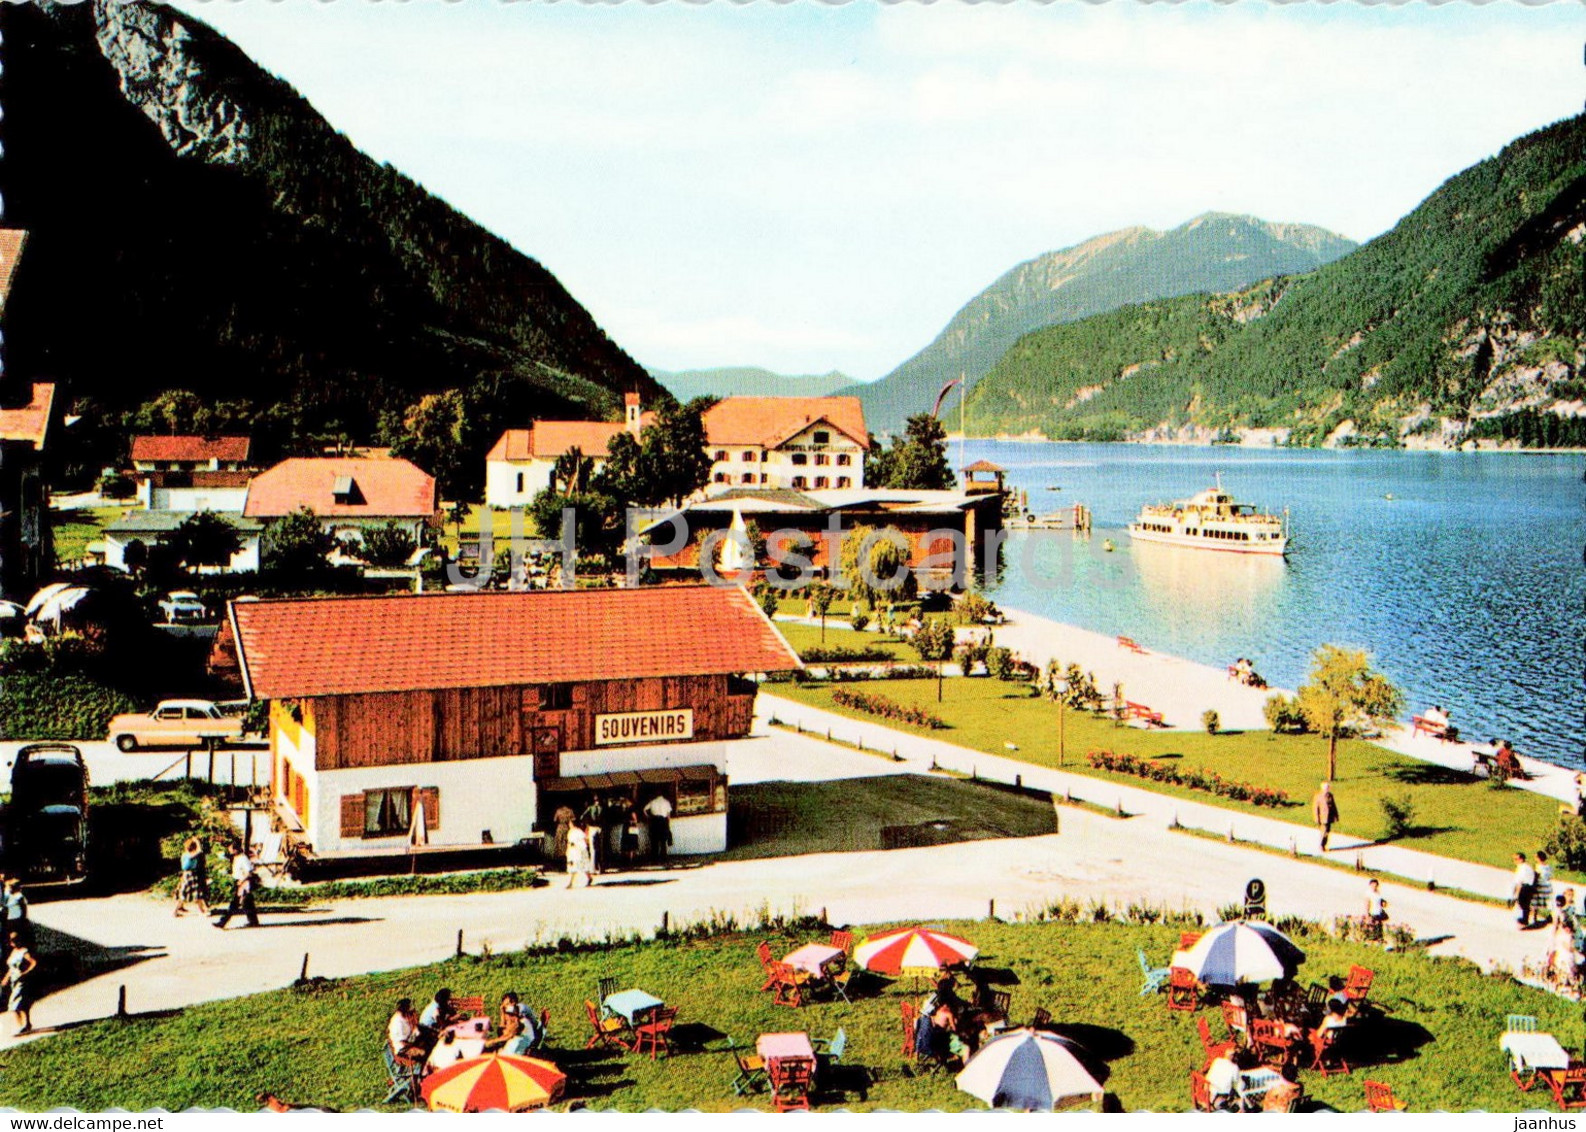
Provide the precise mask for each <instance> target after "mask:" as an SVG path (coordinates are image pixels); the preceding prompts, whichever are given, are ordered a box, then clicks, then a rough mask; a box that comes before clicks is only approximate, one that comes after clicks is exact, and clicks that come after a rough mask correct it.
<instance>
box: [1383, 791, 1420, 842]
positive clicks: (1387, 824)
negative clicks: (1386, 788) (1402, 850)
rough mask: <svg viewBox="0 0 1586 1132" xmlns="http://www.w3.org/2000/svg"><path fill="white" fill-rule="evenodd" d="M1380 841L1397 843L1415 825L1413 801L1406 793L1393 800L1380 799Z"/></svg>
mask: <svg viewBox="0 0 1586 1132" xmlns="http://www.w3.org/2000/svg"><path fill="white" fill-rule="evenodd" d="M1377 804H1378V805H1379V806H1381V807H1382V840H1384V841H1397V840H1398V839H1399V838H1401V837H1403V836H1404V835H1405V834H1407V833H1409V832H1410V827H1411V826H1412V825H1414V823H1415V800H1414V799H1413V798H1411V797H1410V795H1409V794H1408V793H1404V794H1400V795H1399V796H1398V797H1395V798H1382V799H1379V800H1378V803H1377Z"/></svg>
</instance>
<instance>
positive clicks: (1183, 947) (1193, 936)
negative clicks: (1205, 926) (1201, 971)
mask: <svg viewBox="0 0 1586 1132" xmlns="http://www.w3.org/2000/svg"><path fill="white" fill-rule="evenodd" d="M1205 934H1206V933H1205V932H1180V933H1179V936H1178V949H1179V950H1180V951H1188V950H1189V949H1190V948H1192V947H1194V946H1195V945H1196V944H1197V943H1199V942H1200V941H1201V936H1203V935H1205Z"/></svg>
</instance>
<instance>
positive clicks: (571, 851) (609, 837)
mask: <svg viewBox="0 0 1586 1132" xmlns="http://www.w3.org/2000/svg"><path fill="white" fill-rule="evenodd" d="M551 817H552V821H553V822H554V823H555V827H556V828H555V833H554V837H555V842H554V845H553V848H552V852H553V854H554V856H555V857H556V858H558V859H561V860H564V861H566V863H567V887H568V888H572V887H574V885H575V884H576V883H577V881H578V878H579V877H583V878H584V886H585V887H586V888H587V887H589V886H590V885H593V884H594V883H595V876H596V875H597V874H599V873H600V872H602V871H604V870H605V869H608V868H610V867H611V862H610V860H609V857H610V854H611V852H612V851H613V843H615V851H616V853H617V854H618V855H619V856H620V858H621V860H622V862H623V863H624V864H625V865H627V866H629V867H631V866H632V865H633V864H634V863H635V862H636V861H637V860H638V858H639V848H640V835H641V833H642V834H643V835H644V836H645V837H646V839H647V840H648V842H649V852H650V857H651V859H652V860H656V861H661V860H665V859H666V855H667V850H668V849H669V848H670V847H671V844H672V800H671V799H670V798H668V797H667V796H666V795H665V794H659V793H658V794H656V795H655V796H654V797H652V798H651V799H650V800H649V801H648V802H646V803H645V804H644V806H643V807H642V808H640V807H639V806H638V805H637V799H636V798H625V797H622V796H620V795H615V794H614V795H611V796H610V797H607V798H604V799H602V798H601V797H600V796H599V795H596V796H595V797H594V798H593V799H592V800H591V801H590V803H589V805H587V806H585V807H584V811H583V812H582V813H575V812H574V811H573V808H572V807H571V806H568V805H565V804H564V805H562V806H559V807H558V808H557V810H556V812H555V813H554V814H553V815H552V816H551Z"/></svg>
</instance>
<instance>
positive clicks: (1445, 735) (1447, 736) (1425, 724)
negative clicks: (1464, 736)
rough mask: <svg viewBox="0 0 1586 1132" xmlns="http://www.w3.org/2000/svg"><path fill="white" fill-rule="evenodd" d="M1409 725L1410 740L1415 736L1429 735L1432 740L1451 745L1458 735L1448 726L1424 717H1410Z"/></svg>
mask: <svg viewBox="0 0 1586 1132" xmlns="http://www.w3.org/2000/svg"><path fill="white" fill-rule="evenodd" d="M1410 724H1411V726H1410V738H1412V739H1413V738H1415V737H1416V736H1417V735H1430V736H1431V737H1432V738H1434V739H1441V740H1442V741H1443V742H1445V743H1452V742H1453V741H1454V740H1455V738H1457V737H1458V735H1459V732H1458V731H1457V730H1456V729H1454V728H1453V727H1450V726H1449V725H1448V724H1446V723H1438V722H1437V721H1436V720H1432V719H1427V718H1426V717H1425V716H1424V715H1417V716H1412V717H1411V719H1410Z"/></svg>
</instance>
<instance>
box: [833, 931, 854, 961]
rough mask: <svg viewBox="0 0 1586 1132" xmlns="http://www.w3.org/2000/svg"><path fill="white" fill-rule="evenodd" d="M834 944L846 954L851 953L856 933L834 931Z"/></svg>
mask: <svg viewBox="0 0 1586 1132" xmlns="http://www.w3.org/2000/svg"><path fill="white" fill-rule="evenodd" d="M832 946H833V947H835V948H837V950H839V951H841V952H842V953H843V954H844V955H848V954H851V953H852V952H853V949H854V933H853V932H842V931H834V932H832Z"/></svg>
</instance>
